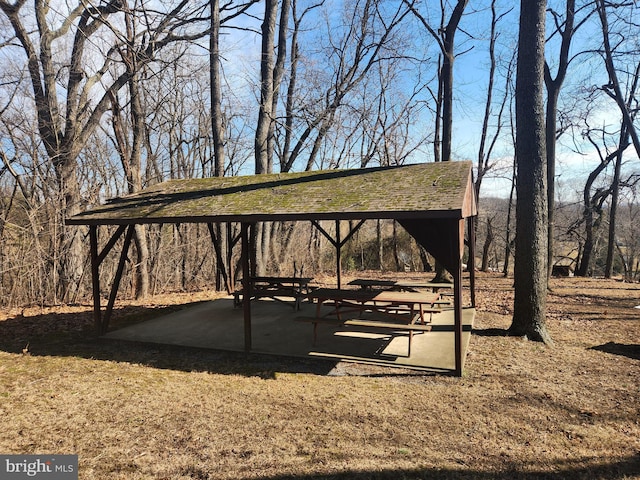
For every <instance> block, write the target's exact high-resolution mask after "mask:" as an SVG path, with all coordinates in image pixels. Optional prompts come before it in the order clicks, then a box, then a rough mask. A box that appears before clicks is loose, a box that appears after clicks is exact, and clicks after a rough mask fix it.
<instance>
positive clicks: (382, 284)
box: [349, 278, 453, 292]
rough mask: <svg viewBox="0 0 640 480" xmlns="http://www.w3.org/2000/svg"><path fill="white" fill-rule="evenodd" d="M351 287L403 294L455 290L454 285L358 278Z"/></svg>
mask: <svg viewBox="0 0 640 480" xmlns="http://www.w3.org/2000/svg"><path fill="white" fill-rule="evenodd" d="M349 285H354V286H358V287H360V288H361V289H363V290H373V289H375V288H384V289H388V290H399V291H401V292H402V291H407V292H415V291H417V290H420V289H429V288H430V289H431V290H432V291H433V292H439V291H440V290H441V289H443V288H453V283H441V282H428V281H424V282H423V281H419V280H378V279H369V278H356V279H355V280H351V281H350V282H349Z"/></svg>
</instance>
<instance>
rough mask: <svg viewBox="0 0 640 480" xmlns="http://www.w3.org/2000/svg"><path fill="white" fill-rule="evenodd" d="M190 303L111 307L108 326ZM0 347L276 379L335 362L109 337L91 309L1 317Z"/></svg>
mask: <svg viewBox="0 0 640 480" xmlns="http://www.w3.org/2000/svg"><path fill="white" fill-rule="evenodd" d="M193 305H194V303H189V304H185V305H178V306H171V307H160V308H150V307H135V306H134V307H131V306H128V307H123V308H121V309H116V310H114V318H113V320H112V324H111V328H110V329H111V330H115V329H118V328H122V327H124V326H127V325H131V324H133V323H138V322H142V321H145V320H149V319H150V318H154V317H156V316H160V315H164V314H168V313H171V312H174V311H177V310H181V309H182V308H186V307H188V306H193ZM0 350H2V351H5V352H8V353H17V354H28V355H37V356H64V357H80V358H87V359H95V360H111V361H117V362H128V363H137V364H142V365H147V366H150V367H154V368H162V369H171V370H182V371H189V372H210V373H220V374H235V375H246V376H259V377H263V378H274V377H275V375H276V373H282V372H289V373H314V374H318V375H326V374H329V373H330V372H332V370H333V369H334V368H335V366H336V363H337V362H336V361H328V360H321V359H308V360H307V359H304V358H290V357H278V356H274V355H260V354H253V353H237V352H226V351H224V352H223V351H218V350H211V349H205V348H195V347H183V346H172V345H159V344H147V343H141V342H131V341H119V340H108V339H103V338H100V337H98V336H97V335H96V333H95V330H94V325H93V316H92V313H91V311H82V312H77V313H47V314H42V315H34V316H28V317H25V316H22V315H17V316H16V317H13V318H8V319H6V320H4V321H0Z"/></svg>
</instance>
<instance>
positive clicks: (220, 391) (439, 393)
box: [0, 274, 640, 479]
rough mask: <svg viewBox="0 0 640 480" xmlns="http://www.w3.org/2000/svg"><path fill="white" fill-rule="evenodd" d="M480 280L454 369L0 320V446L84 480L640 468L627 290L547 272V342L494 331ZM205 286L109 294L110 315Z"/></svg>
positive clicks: (487, 291) (55, 315)
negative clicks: (461, 366) (130, 296)
mask: <svg viewBox="0 0 640 480" xmlns="http://www.w3.org/2000/svg"><path fill="white" fill-rule="evenodd" d="M511 284H512V280H511V279H503V278H502V277H501V276H499V275H484V274H483V275H479V278H478V315H477V317H476V324H475V328H474V334H473V335H472V338H471V343H470V348H469V354H468V358H467V363H466V370H465V374H464V376H463V378H454V377H447V376H437V375H436V376H427V375H424V374H423V373H416V372H412V371H408V370H398V369H390V368H383V367H373V366H365V365H357V364H346V363H332V362H326V361H318V362H316V361H312V360H300V359H286V358H279V357H261V356H258V355H243V354H233V353H223V352H215V351H210V350H199V349H186V348H177V347H169V346H166V347H165V346H158V345H154V346H150V345H141V344H131V343H119V342H105V341H101V340H99V339H96V338H94V336H93V334H92V325H93V323H92V322H93V321H92V316H91V309H90V307H89V306H88V305H85V306H75V307H66V308H62V307H58V308H52V309H42V310H24V311H22V310H20V311H12V312H4V315H3V317H2V320H0V417H1V418H2V419H3V428H2V429H0V452H2V453H77V454H78V455H79V459H80V478H83V479H188V478H196V479H205V478H225V479H238V478H271V479H285V478H307V479H325V478H326V479H347V478H349V479H350V478H360V479H369V478H373V479H397V478H403V479H414V478H415V479H418V478H436V479H445V478H446V479H449V478H463V479H466V478H469V479H471V478H480V479H493V478H499V479H507V478H508V479H511V478H523V479H538V478H540V479H542V478H552V479H556V478H557V479H565V478H569V479H578V478H580V479H592V478H602V479H605V478H606V479H613V478H615V479H632V478H640V440H639V439H640V415H639V413H640V412H639V411H638V410H639V409H638V398H639V393H640V387H639V385H640V368H639V367H640V364H639V363H638V362H639V359H638V345H639V344H640V311H639V310H638V309H635V308H634V307H635V306H637V305H638V304H640V285H638V284H625V283H622V282H619V281H615V280H601V279H577V278H563V279H554V280H553V282H552V292H551V293H550V295H549V299H548V323H549V329H550V332H551V335H552V337H553V339H554V341H555V344H554V345H553V346H551V347H546V346H543V345H541V344H537V343H532V342H528V341H526V340H523V339H519V338H512V337H506V336H504V335H503V333H504V331H505V329H506V328H508V326H509V324H510V321H511V314H512V311H511V309H512V303H513V297H512V290H511ZM213 296H215V293H211V292H203V293H201V294H197V295H195V294H175V295H168V296H164V297H155V298H152V299H149V300H147V301H146V302H126V304H125V303H124V302H119V305H120V307H119V308H118V310H117V311H116V312H115V316H114V319H113V321H114V325H115V326H117V325H124V324H127V323H130V322H136V321H140V320H144V319H146V318H150V317H151V316H154V315H158V314H159V313H161V312H164V311H170V310H172V309H179V308H184V306H185V305H186V304H188V303H190V302H192V301H201V300H206V299H209V298H213Z"/></svg>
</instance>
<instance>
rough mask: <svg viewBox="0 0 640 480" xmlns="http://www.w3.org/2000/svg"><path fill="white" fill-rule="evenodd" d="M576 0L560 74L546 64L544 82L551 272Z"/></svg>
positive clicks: (570, 8)
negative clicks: (559, 142)
mask: <svg viewBox="0 0 640 480" xmlns="http://www.w3.org/2000/svg"><path fill="white" fill-rule="evenodd" d="M575 8H576V2H575V0H567V2H566V8H565V21H564V28H563V29H561V30H560V35H561V36H562V42H561V45H560V58H559V59H558V71H557V73H556V77H555V78H553V77H552V76H551V69H550V68H549V64H548V63H545V65H544V82H545V85H546V87H547V109H546V133H545V137H546V142H547V210H548V212H547V217H548V226H547V249H548V251H547V275H548V276H550V275H551V269H552V266H553V253H554V242H553V235H554V229H555V194H556V189H555V185H556V133H557V127H556V124H557V116H558V97H559V95H560V89H561V88H562V84H563V83H564V79H565V77H566V74H567V69H568V67H569V48H570V46H571V40H572V39H573V34H574V32H575V29H574V23H575V22H574V20H575Z"/></svg>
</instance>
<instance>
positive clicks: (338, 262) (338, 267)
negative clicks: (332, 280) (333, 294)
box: [335, 220, 342, 288]
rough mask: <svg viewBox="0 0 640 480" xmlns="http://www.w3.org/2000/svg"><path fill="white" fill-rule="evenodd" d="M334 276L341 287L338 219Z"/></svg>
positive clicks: (337, 223) (338, 224)
mask: <svg viewBox="0 0 640 480" xmlns="http://www.w3.org/2000/svg"><path fill="white" fill-rule="evenodd" d="M335 245H336V278H337V282H338V288H342V261H341V259H340V257H341V250H342V242H341V241H340V220H336V243H335Z"/></svg>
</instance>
